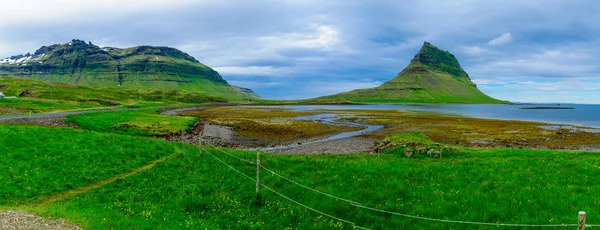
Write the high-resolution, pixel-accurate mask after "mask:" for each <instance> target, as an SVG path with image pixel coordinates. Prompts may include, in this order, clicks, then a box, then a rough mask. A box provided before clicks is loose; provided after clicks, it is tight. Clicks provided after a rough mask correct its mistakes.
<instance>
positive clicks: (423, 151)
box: [417, 147, 427, 154]
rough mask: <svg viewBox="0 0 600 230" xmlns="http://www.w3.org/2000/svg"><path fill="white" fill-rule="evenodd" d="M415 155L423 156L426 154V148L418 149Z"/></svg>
mask: <svg viewBox="0 0 600 230" xmlns="http://www.w3.org/2000/svg"><path fill="white" fill-rule="evenodd" d="M417 153H418V154H425V153H427V148H426V147H423V148H420V149H419V151H418V152H417Z"/></svg>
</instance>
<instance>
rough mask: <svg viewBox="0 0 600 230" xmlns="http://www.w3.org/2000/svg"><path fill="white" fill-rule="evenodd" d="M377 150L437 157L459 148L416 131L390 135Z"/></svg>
mask: <svg viewBox="0 0 600 230" xmlns="http://www.w3.org/2000/svg"><path fill="white" fill-rule="evenodd" d="M375 151H376V152H383V153H391V154H398V155H399V154H404V155H405V156H407V157H411V156H413V155H417V156H419V155H422V156H425V155H426V156H430V157H434V158H435V157H442V156H443V155H445V154H448V153H456V152H458V151H459V148H458V147H454V146H449V145H444V144H443V143H436V142H433V141H431V140H430V139H429V137H427V136H426V135H425V134H422V133H418V132H415V133H405V134H396V135H391V136H388V137H386V138H385V139H384V140H383V142H382V143H380V144H379V145H378V146H377V147H376V149H375Z"/></svg>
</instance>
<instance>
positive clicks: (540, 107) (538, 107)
mask: <svg viewBox="0 0 600 230" xmlns="http://www.w3.org/2000/svg"><path fill="white" fill-rule="evenodd" d="M519 109H575V108H573V107H556V106H537V107H523V108H519Z"/></svg>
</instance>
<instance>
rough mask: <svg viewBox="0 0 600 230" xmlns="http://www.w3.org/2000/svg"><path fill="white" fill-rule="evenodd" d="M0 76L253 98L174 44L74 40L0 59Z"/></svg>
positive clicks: (231, 97)
mask: <svg viewBox="0 0 600 230" xmlns="http://www.w3.org/2000/svg"><path fill="white" fill-rule="evenodd" d="M0 76H21V77H31V78H34V79H40V80H45V81H53V82H64V83H71V84H80V85H87V86H94V87H122V88H130V89H148V90H153V89H161V90H165V89H166V90H180V91H187V92H195V93H201V94H207V95H213V96H217V97H222V98H228V99H251V98H256V97H257V95H256V94H254V92H252V91H251V90H249V89H243V88H239V87H233V86H231V85H229V84H228V83H227V81H225V80H224V79H223V78H222V77H221V75H220V74H219V73H218V72H217V71H215V70H213V69H212V68H210V67H208V66H206V65H204V64H202V63H200V62H199V61H198V60H196V59H195V58H194V57H192V56H190V55H188V54H187V53H184V52H182V51H180V50H178V49H175V48H170V47H161V46H135V47H130V48H123V49H120V48H114V47H103V48H101V47H98V46H96V45H94V44H92V43H91V42H89V43H86V42H84V41H81V40H76V39H74V40H72V41H71V42H68V43H65V44H56V45H51V46H42V47H41V48H40V49H38V50H37V51H36V52H35V53H33V54H31V53H28V54H25V55H16V56H12V57H9V58H4V59H0ZM159 96H160V95H159Z"/></svg>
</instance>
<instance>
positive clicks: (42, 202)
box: [38, 147, 182, 205]
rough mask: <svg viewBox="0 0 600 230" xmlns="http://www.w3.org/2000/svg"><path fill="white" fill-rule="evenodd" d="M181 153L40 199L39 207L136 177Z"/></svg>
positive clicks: (177, 151) (177, 149)
mask: <svg viewBox="0 0 600 230" xmlns="http://www.w3.org/2000/svg"><path fill="white" fill-rule="evenodd" d="M181 153H182V151H181V150H180V149H179V148H177V147H176V149H175V153H172V154H170V155H168V156H164V157H161V158H159V159H156V160H154V161H152V162H150V164H147V165H144V166H142V167H139V168H136V169H133V170H131V171H129V172H124V173H121V174H117V175H115V176H112V177H109V178H106V179H104V180H101V181H98V182H96V183H93V184H90V185H87V186H84V187H80V188H77V189H73V190H70V191H67V192H64V193H60V194H55V195H51V196H47V197H43V198H41V199H40V202H39V203H38V205H49V204H52V203H54V202H56V201H59V200H63V199H67V198H69V197H73V196H77V195H79V194H82V193H86V192H89V191H91V190H94V189H97V188H100V187H102V186H104V185H106V184H108V183H111V182H113V181H116V180H119V179H124V178H127V177H129V176H132V175H135V174H137V173H139V172H142V171H144V170H147V169H151V168H153V167H154V166H155V165H156V164H158V163H161V162H164V161H165V160H167V159H169V158H171V157H173V156H175V155H178V154H181Z"/></svg>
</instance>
